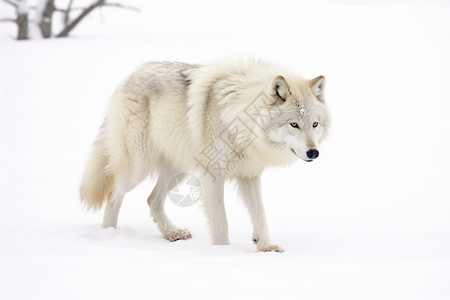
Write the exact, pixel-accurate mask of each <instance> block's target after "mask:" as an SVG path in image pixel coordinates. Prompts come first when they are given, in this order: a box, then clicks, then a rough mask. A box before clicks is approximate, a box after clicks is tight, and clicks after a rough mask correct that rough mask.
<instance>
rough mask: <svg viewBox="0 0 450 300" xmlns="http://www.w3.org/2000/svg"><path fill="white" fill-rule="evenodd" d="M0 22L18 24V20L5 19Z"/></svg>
mask: <svg viewBox="0 0 450 300" xmlns="http://www.w3.org/2000/svg"><path fill="white" fill-rule="evenodd" d="M0 22H14V23H17V20H16V19H9V18H5V19H0Z"/></svg>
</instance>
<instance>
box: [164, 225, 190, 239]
mask: <svg viewBox="0 0 450 300" xmlns="http://www.w3.org/2000/svg"><path fill="white" fill-rule="evenodd" d="M163 237H164V238H165V239H166V240H168V241H170V242H175V241H178V240H187V239H190V238H191V237H192V235H191V233H190V232H189V230H187V229H180V228H174V229H170V230H167V231H166V232H163Z"/></svg>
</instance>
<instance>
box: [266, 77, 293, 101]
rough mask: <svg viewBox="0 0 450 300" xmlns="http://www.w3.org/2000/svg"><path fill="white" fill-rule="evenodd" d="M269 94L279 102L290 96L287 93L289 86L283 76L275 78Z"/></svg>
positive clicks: (288, 92)
mask: <svg viewBox="0 0 450 300" xmlns="http://www.w3.org/2000/svg"><path fill="white" fill-rule="evenodd" d="M270 94H271V95H272V97H274V98H277V99H278V100H281V101H283V102H284V101H286V99H287V97H288V96H289V95H290V94H291V92H290V91H289V85H288V83H287V82H286V79H284V77H283V76H277V77H275V79H274V80H273V82H272V86H271V91H270Z"/></svg>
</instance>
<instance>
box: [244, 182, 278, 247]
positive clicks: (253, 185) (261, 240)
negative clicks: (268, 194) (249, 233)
mask: <svg viewBox="0 0 450 300" xmlns="http://www.w3.org/2000/svg"><path fill="white" fill-rule="evenodd" d="M238 186H239V192H240V194H241V197H242V199H243V200H244V203H245V205H246V206H247V210H248V213H249V215H250V218H251V220H252V223H253V242H254V243H255V244H256V248H257V249H258V251H262V252H272V251H274V252H283V249H282V248H281V247H280V246H277V245H272V243H271V242H270V237H269V230H268V228H267V222H266V214H265V212H264V206H263V203H262V199H261V181H260V178H259V177H253V178H241V179H238Z"/></svg>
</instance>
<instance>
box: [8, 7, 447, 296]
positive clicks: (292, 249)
mask: <svg viewBox="0 0 450 300" xmlns="http://www.w3.org/2000/svg"><path fill="white" fill-rule="evenodd" d="M123 2H125V1H122V3H123ZM57 3H58V1H57ZM126 3H127V4H129V5H133V6H136V7H139V8H141V9H142V12H141V13H136V12H133V11H127V10H120V9H116V8H104V9H101V10H98V11H96V12H94V13H93V14H92V15H91V16H90V17H88V18H87V19H86V20H85V21H84V22H83V23H82V24H80V26H79V27H78V28H76V29H75V31H74V32H73V33H72V34H71V37H69V38H66V39H51V40H32V41H21V42H17V41H14V40H13V39H12V38H13V37H14V35H15V31H16V28H15V26H14V24H10V23H0V103H1V106H0V154H1V155H0V298H1V299H434V300H438V299H442V300H444V299H450V284H449V282H450V84H449V83H450V55H449V53H450V21H449V16H450V4H446V3H447V2H446V1H425V0H423V1H369V0H366V1H356V0H354V1H350V0H348V1H323V0H321V1H314V2H313V1H308V2H307V1H296V2H295V4H294V2H293V1H276V2H275V1H272V2H270V1H242V0H241V1H237V0H232V1H221V2H219V1H209V2H206V1H199V0H195V1H181V0H180V1H175V0H169V1H164V2H162V1H143V0H142V1H138V0H136V1H126ZM12 16H13V10H12V9H11V7H10V6H8V5H6V4H4V3H1V2H0V18H4V17H12ZM237 55H244V56H245V55H251V56H254V57H257V58H262V59H267V60H269V61H272V62H275V63H280V64H286V65H287V66H289V67H290V68H292V69H294V70H296V71H297V72H298V73H300V74H302V75H303V76H305V77H311V78H312V77H315V76H317V75H325V76H326V78H327V87H326V96H327V101H328V103H329V107H330V110H331V112H332V116H333V124H332V130H331V133H330V137H329V139H328V140H327V141H326V142H325V143H324V144H323V145H322V147H321V149H320V157H319V159H318V160H317V161H316V162H314V163H310V164H306V163H304V162H301V161H299V162H297V163H295V164H294V165H292V166H291V167H289V168H284V169H270V170H267V172H266V173H265V174H264V176H263V179H262V181H263V197H264V199H265V206H266V211H267V217H268V222H269V229H270V231H271V236H272V240H273V242H274V243H277V244H279V245H281V246H282V247H283V248H284V249H285V252H284V253H282V254H278V253H257V252H256V250H255V247H254V245H253V244H252V243H251V234H252V227H251V224H250V221H249V218H248V217H247V213H246V211H245V209H244V207H243V205H242V204H241V201H240V200H239V199H238V198H237V195H236V191H235V187H234V186H233V185H228V186H227V189H226V197H227V201H226V205H227V214H228V220H229V227H230V228H229V231H230V242H231V244H230V245H228V246H211V245H210V241H209V235H208V231H207V227H206V226H207V225H206V219H205V218H204V217H203V214H202V209H201V207H200V205H199V203H197V204H196V205H195V206H192V207H188V208H182V207H177V206H175V205H173V204H172V203H171V202H170V201H168V202H167V204H166V207H167V210H168V215H169V216H170V217H171V218H172V220H173V221H174V223H175V224H177V225H179V226H181V227H185V228H188V229H190V231H191V233H192V235H193V238H192V239H190V240H187V241H178V242H175V243H169V242H168V241H166V240H164V239H163V238H162V237H161V235H160V233H159V232H158V230H157V228H156V225H155V224H154V223H153V222H152V221H151V218H150V216H149V211H148V208H147V203H146V198H147V196H148V194H149V193H150V191H151V189H152V187H153V185H154V183H155V181H154V180H150V181H148V180H147V181H145V182H144V183H143V184H141V185H140V186H138V187H137V188H136V189H135V190H134V191H132V192H130V193H129V194H128V195H127V197H126V198H125V201H124V204H123V207H122V211H121V214H120V217H119V227H118V229H117V230H109V229H108V230H101V229H100V224H101V219H102V213H100V212H97V213H86V212H85V211H84V210H83V208H82V207H81V205H80V204H79V198H78V185H79V181H80V177H81V172H82V168H83V166H84V162H85V160H86V158H87V154H88V152H89V149H90V144H91V143H92V142H93V141H94V139H95V136H96V134H97V130H98V128H99V126H100V125H101V121H102V118H103V115H104V111H105V109H106V106H107V103H108V99H109V96H110V95H111V94H112V92H113V91H114V89H115V87H116V86H117V84H118V83H119V82H120V81H121V80H122V79H123V78H125V77H126V76H127V75H128V74H129V73H130V72H132V71H133V70H134V69H135V68H136V67H137V66H139V65H140V64H141V63H143V62H147V61H158V60H177V61H184V62H190V63H208V62H212V61H214V60H216V59H218V58H222V57H234V56H237Z"/></svg>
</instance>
